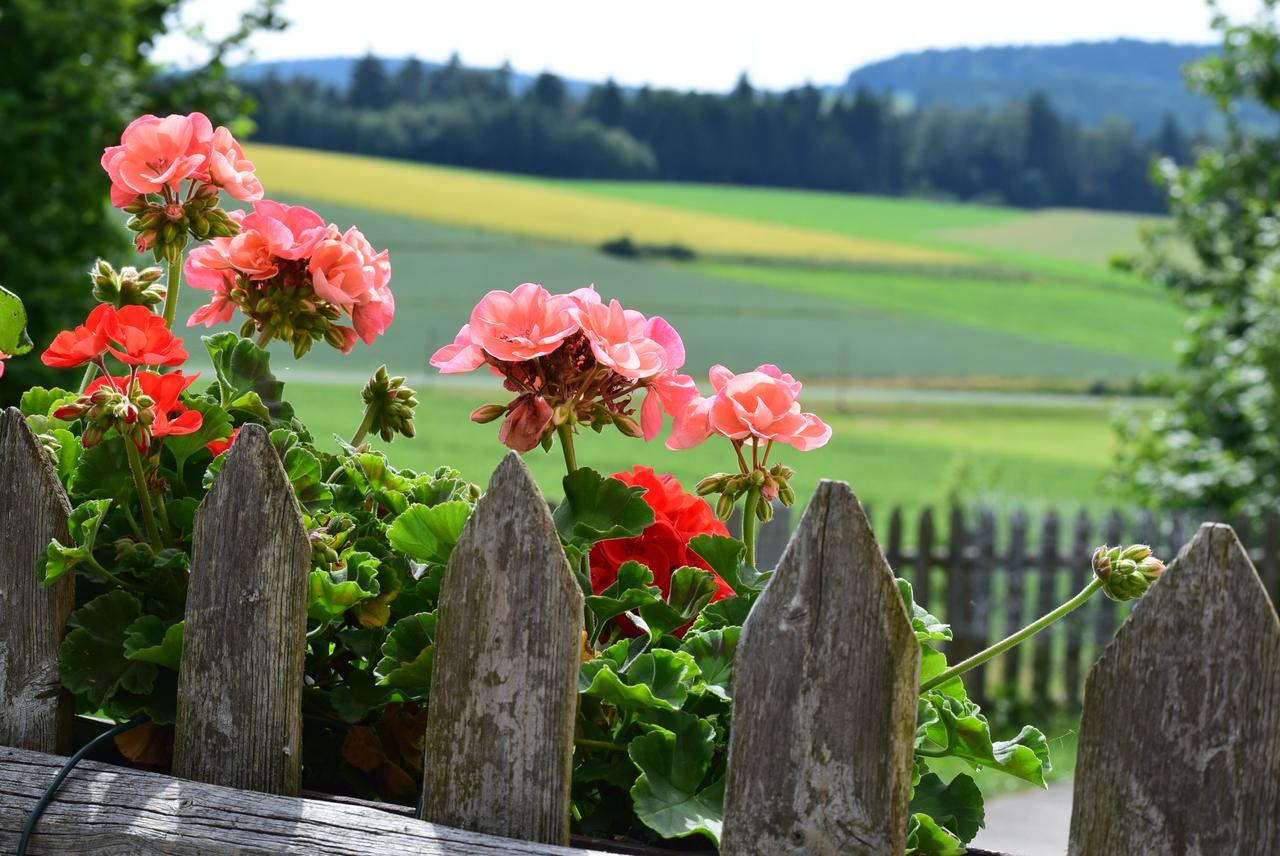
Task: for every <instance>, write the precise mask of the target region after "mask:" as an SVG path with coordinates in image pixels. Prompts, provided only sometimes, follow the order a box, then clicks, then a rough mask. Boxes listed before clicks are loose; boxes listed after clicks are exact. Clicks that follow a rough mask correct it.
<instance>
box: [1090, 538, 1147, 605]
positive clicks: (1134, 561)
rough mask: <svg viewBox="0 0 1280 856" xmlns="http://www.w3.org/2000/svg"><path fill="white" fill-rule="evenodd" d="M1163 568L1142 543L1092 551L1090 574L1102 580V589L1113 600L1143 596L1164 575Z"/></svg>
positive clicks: (1103, 547)
mask: <svg viewBox="0 0 1280 856" xmlns="http://www.w3.org/2000/svg"><path fill="white" fill-rule="evenodd" d="M1164 567H1165V566H1164V562H1162V561H1160V560H1159V559H1157V558H1156V557H1155V556H1153V555H1152V554H1151V548H1150V547H1148V546H1147V545H1145V544H1135V545H1133V546H1132V547H1107V546H1105V545H1104V546H1102V547H1099V548H1098V549H1097V550H1095V551H1094V552H1093V573H1094V575H1095V576H1096V577H1097V578H1098V579H1100V580H1102V590H1103V592H1105V593H1106V595H1107V597H1109V598H1111V599H1112V600H1118V601H1125V600H1133V599H1135V598H1139V597H1142V595H1144V594H1146V592H1147V589H1149V588H1150V587H1151V584H1152V583H1153V582H1155V581H1156V580H1158V579H1159V578H1160V575H1161V574H1163V573H1164Z"/></svg>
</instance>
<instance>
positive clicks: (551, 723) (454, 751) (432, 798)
mask: <svg viewBox="0 0 1280 856" xmlns="http://www.w3.org/2000/svg"><path fill="white" fill-rule="evenodd" d="M582 606H583V601H582V590H581V589H580V588H579V586H578V583H577V580H576V579H575V578H574V575H573V571H572V570H571V569H570V567H569V563H568V561H567V560H566V559H565V554H564V550H563V549H562V548H561V546H560V539H559V537H558V536H557V535H556V528H555V524H554V523H553V522H552V520H551V513H550V511H549V510H548V509H547V506H546V505H545V504H544V503H543V502H542V501H541V499H540V496H539V493H538V487H537V485H536V484H535V483H534V481H533V477H532V476H531V475H530V474H529V470H528V468H527V467H526V466H525V464H524V461H522V460H521V459H520V456H519V455H517V454H516V453H514V452H512V453H510V454H508V455H507V457H506V458H505V459H504V460H503V461H502V463H501V464H499V465H498V469H497V471H496V472H494V474H493V478H492V479H491V480H490V482H489V489H488V490H487V491H486V492H485V494H484V496H482V497H481V498H480V502H479V503H478V504H477V505H476V510H475V513H474V514H473V515H472V517H471V519H470V520H469V521H468V522H467V525H466V528H465V529H464V530H463V532H462V535H461V537H460V538H459V539H458V544H457V546H456V547H455V548H454V550H453V556H452V557H451V558H450V560H449V565H448V567H447V569H446V570H445V574H444V581H443V583H442V585H441V592H440V607H439V610H438V615H439V619H438V625H437V630H436V654H435V664H434V667H433V671H432V676H431V714H430V717H429V718H428V721H427V734H426V754H425V763H424V781H423V801H422V816H423V819H424V820H428V821H431V822H433V823H441V824H444V825H446V826H453V827H457V828H460V829H467V830H472V831H474V832H486V833H490V834H493V835H503V836H506V837H508V838H519V839H522V840H525V841H535V842H540V843H546V844H567V843H568V840H569V786H570V781H571V777H572V766H573V728H574V717H575V714H576V711H577V693H578V668H579V664H580V662H581V659H580V657H581V650H582V649H581V645H582V641H581V640H582Z"/></svg>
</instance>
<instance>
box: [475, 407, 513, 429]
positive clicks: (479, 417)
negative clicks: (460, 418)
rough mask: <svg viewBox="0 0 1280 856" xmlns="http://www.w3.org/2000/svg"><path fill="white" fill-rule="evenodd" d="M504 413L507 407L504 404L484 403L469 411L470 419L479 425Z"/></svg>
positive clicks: (491, 420)
mask: <svg viewBox="0 0 1280 856" xmlns="http://www.w3.org/2000/svg"><path fill="white" fill-rule="evenodd" d="M506 415H507V407H506V405H505V404H485V405H483V406H481V407H477V408H476V409H475V410H473V411H471V421H472V422H475V423H477V424H479V425H485V424H488V423H489V422H493V421H494V420H495V419H501V418H502V417H504V416H506Z"/></svg>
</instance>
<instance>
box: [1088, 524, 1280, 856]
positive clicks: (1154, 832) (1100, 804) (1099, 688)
mask: <svg viewBox="0 0 1280 856" xmlns="http://www.w3.org/2000/svg"><path fill="white" fill-rule="evenodd" d="M1278 760H1280V621H1277V618H1276V613H1275V610H1274V609H1273V608H1272V606H1271V603H1270V600H1269V599H1268V597H1267V594H1266V592H1265V591H1264V590H1263V587H1262V583H1261V581H1260V580H1259V578H1258V574H1257V573H1256V572H1255V571H1254V568H1253V565H1252V563H1250V561H1249V558H1248V556H1247V555H1246V554H1245V552H1244V549H1243V548H1242V547H1241V546H1240V542H1239V541H1238V540H1237V539H1236V536H1235V533H1234V532H1232V530H1231V528H1230V527H1229V526H1223V525H1214V524H1205V525H1204V526H1202V527H1201V528H1200V531H1199V533H1198V534H1197V535H1196V536H1195V538H1194V540H1192V542H1191V543H1190V544H1189V545H1187V547H1185V548H1184V549H1183V551H1182V553H1181V554H1179V556H1178V558H1177V559H1176V560H1175V561H1174V562H1173V564H1172V565H1170V567H1169V569H1168V570H1167V571H1166V572H1165V574H1164V576H1163V578H1162V579H1161V580H1160V581H1159V582H1157V583H1156V584H1155V585H1153V586H1152V587H1151V589H1150V590H1149V591H1148V593H1147V594H1146V595H1145V596H1144V597H1143V598H1142V599H1141V600H1140V601H1139V602H1138V604H1137V606H1136V607H1135V608H1134V610H1133V613H1132V615H1131V616H1130V618H1129V620H1128V621H1127V622H1125V624H1124V626H1123V627H1121V628H1120V631H1119V633H1117V635H1116V638H1115V641H1114V642H1112V643H1111V645H1110V646H1108V648H1107V649H1106V651H1105V652H1104V653H1103V655H1102V658H1101V659H1100V660H1099V661H1098V663H1097V665H1095V666H1094V668H1093V670H1092V671H1091V672H1090V674H1089V679H1088V682H1087V684H1086V688H1085V705H1084V717H1083V720H1082V722H1081V726H1080V749H1079V757H1078V760H1077V766H1076V773H1075V801H1074V808H1073V812H1072V818H1071V849H1070V852H1071V853H1072V854H1076V856H1110V854H1117V853H1204V854H1210V853H1213V854H1218V853H1222V854H1228V853H1234V854H1254V853H1258V854H1261V853H1277V852H1280V822H1278V821H1277V818H1280V775H1278V774H1277V770H1278V769H1280V768H1278V767H1277V762H1278Z"/></svg>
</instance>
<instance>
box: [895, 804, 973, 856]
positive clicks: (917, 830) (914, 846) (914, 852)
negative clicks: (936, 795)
mask: <svg viewBox="0 0 1280 856" xmlns="http://www.w3.org/2000/svg"><path fill="white" fill-rule="evenodd" d="M964 854H965V846H964V843H963V842H962V841H961V840H960V839H959V838H956V837H955V836H954V835H952V834H951V833H950V832H948V831H947V830H945V829H943V828H942V827H941V826H939V825H938V824H937V823H936V822H934V819H933V818H931V817H929V815H927V814H913V815H911V821H910V822H909V824H908V826H907V856H964Z"/></svg>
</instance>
